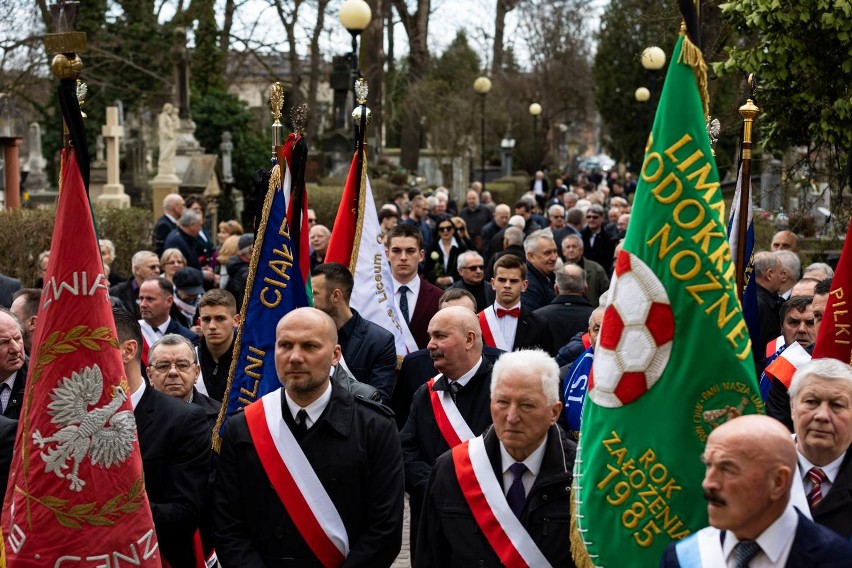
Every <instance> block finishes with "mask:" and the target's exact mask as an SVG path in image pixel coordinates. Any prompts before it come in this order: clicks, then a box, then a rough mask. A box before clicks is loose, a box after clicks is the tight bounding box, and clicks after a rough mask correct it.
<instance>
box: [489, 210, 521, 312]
mask: <svg viewBox="0 0 852 568" xmlns="http://www.w3.org/2000/svg"><path fill="white" fill-rule="evenodd" d="M507 254H510V255H512V256H516V257H518V258H519V259H520V260H521V262H524V261H526V258H527V254H526V252H524V231H523V229H520V228H518V227H513V226H511V225H510V226H508V227H506V231H505V232H503V249H502V250H500V251H498V252H495V253H494V254H492V255H491V258H490V260H489V261H488V266H486V267H485V281H486V282H491V278H492V277H493V276H494V263H495V262H497V261H498V260H500V258H502V257H504V256H506V255H507ZM491 292H493V290H486V291H485V297H486V299H487V300H488V303H489V304H490V303H491V302H492V301H493V295H492V294H491Z"/></svg>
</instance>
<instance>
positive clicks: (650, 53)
mask: <svg viewBox="0 0 852 568" xmlns="http://www.w3.org/2000/svg"><path fill="white" fill-rule="evenodd" d="M640 60H641V62H642V67H644V68H645V69H647V70H648V71H659V70H660V69H662V68H663V66H664V65H665V64H666V52H665V51H663V50H662V49H660V48H659V47H657V46H656V45H654V46H651V47H646V48H645V49H643V50H642V57H641V58H640ZM653 87H654V93H653V95H654V98H655V99H656V98H657V97H658V96H659V92H658V91H659V89H658V88H657V74H656V73H654V79H653ZM641 88H642V87H640V89H641ZM637 92H638V89H637ZM651 94H652V93H651V92H650V91H649V93H648V98H647V99H645V100H646V101H647V100H649V99H650V98H651ZM636 100H637V101H638V100H639V99H638V98H637V99H636ZM641 102H645V101H641ZM652 103H656V101H652ZM655 111H656V104H652V105H651V112H655Z"/></svg>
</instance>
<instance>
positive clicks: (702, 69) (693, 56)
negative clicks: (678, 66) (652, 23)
mask: <svg viewBox="0 0 852 568" xmlns="http://www.w3.org/2000/svg"><path fill="white" fill-rule="evenodd" d="M681 34H682V35H683V45H682V46H681V51H680V57H679V58H678V63H685V64H686V65H689V66H690V67H692V72H693V73H695V82H696V83H698V94H699V95H700V96H701V106H702V107H703V109H704V118H705V119H706V118H707V117H709V116H710V93H709V91H708V90H707V64H706V63H705V62H704V55H702V53H701V50H700V49H698V46H697V45H695V44H694V43H692V40H691V39H689V36H688V35H687V34H686V32H685V31H684V26H681Z"/></svg>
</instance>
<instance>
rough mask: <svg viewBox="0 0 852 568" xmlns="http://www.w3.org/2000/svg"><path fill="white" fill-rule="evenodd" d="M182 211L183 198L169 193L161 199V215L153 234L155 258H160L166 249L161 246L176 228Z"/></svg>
mask: <svg viewBox="0 0 852 568" xmlns="http://www.w3.org/2000/svg"><path fill="white" fill-rule="evenodd" d="M183 210H184V201H183V197H181V196H180V195H178V194H177V193H170V194H168V195H167V196H166V197H164V198H163V215H162V216H161V217H160V218H159V219H157V223H156V224H155V225H154V234H153V237H154V242H153V245H154V251H155V252H156V253H157V256H160V255H161V254H163V251H164V250H166V247H165V246H163V245H164V244H165V242H166V237H168V236H169V233H171V232H172V231H173V230H174V229H175V227H177V221H178V219H180V216H181V214H183Z"/></svg>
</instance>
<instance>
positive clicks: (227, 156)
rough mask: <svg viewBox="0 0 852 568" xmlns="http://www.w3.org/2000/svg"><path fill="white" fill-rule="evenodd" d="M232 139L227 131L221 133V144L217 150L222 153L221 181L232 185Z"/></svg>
mask: <svg viewBox="0 0 852 568" xmlns="http://www.w3.org/2000/svg"><path fill="white" fill-rule="evenodd" d="M232 139H233V137H232V136H231V133H230V132H228V131H227V130H226V131H224V132H223V133H222V143H221V144H219V150H220V151H221V152H222V181H224V182H225V183H234V170H233V166H232V162H231V154H232V152H233V151H234V143H233V142H232V141H231V140H232Z"/></svg>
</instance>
